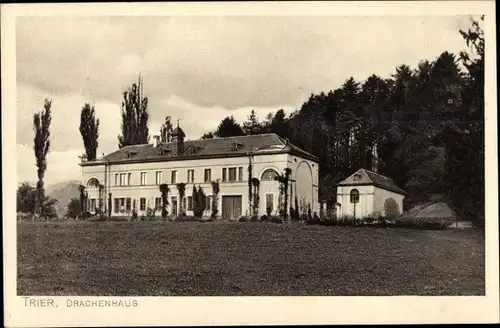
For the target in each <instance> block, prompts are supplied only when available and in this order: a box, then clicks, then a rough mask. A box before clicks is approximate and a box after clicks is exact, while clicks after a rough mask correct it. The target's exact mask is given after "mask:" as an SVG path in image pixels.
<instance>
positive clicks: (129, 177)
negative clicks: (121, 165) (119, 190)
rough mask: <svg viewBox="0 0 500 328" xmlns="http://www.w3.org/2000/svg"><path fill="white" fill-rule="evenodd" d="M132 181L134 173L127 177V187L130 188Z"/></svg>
mask: <svg viewBox="0 0 500 328" xmlns="http://www.w3.org/2000/svg"><path fill="white" fill-rule="evenodd" d="M130 180H132V173H129V174H128V176H127V186H130Z"/></svg>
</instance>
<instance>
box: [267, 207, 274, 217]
mask: <svg viewBox="0 0 500 328" xmlns="http://www.w3.org/2000/svg"><path fill="white" fill-rule="evenodd" d="M272 212H273V210H272V209H271V208H270V207H268V208H266V214H267V216H268V217H270V216H271V213H272Z"/></svg>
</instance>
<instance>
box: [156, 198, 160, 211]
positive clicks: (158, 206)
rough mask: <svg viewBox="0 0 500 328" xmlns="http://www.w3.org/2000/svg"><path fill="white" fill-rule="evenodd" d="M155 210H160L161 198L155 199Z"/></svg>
mask: <svg viewBox="0 0 500 328" xmlns="http://www.w3.org/2000/svg"><path fill="white" fill-rule="evenodd" d="M155 208H156V209H159V208H161V197H155Z"/></svg>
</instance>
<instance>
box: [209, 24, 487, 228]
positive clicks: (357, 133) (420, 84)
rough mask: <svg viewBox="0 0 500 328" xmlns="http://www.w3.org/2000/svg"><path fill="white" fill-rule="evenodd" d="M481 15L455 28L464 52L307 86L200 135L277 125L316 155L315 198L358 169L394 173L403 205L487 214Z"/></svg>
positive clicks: (479, 217)
mask: <svg viewBox="0 0 500 328" xmlns="http://www.w3.org/2000/svg"><path fill="white" fill-rule="evenodd" d="M483 19H484V17H482V18H481V19H480V20H479V21H472V26H471V28H469V29H468V30H467V31H462V30H460V31H458V33H461V35H462V37H463V38H464V42H465V43H466V45H467V47H468V49H469V51H468V52H461V53H459V54H453V53H449V52H447V51H444V52H443V53H442V54H441V55H440V56H439V57H438V58H435V59H433V60H427V59H425V60H422V61H420V62H419V63H418V67H416V68H415V69H411V68H410V66H408V65H399V66H397V67H396V69H395V72H393V74H391V75H390V77H389V78H385V79H384V78H381V77H380V76H377V75H371V76H369V77H368V78H367V79H366V80H365V81H356V80H355V79H354V78H352V77H348V78H347V79H346V80H345V82H344V83H343V85H342V86H341V87H340V88H337V89H335V90H330V91H321V92H319V93H317V94H311V95H310V97H309V99H307V100H306V101H305V102H304V103H303V104H302V106H301V107H300V109H299V110H297V111H296V112H294V113H291V114H290V115H288V116H287V115H286V114H285V112H284V110H282V109H280V110H277V111H276V112H275V113H269V114H268V115H267V117H266V119H265V120H264V121H259V120H258V118H257V117H256V114H255V111H252V112H251V113H250V115H249V116H248V119H247V121H245V122H243V124H242V125H240V124H239V123H238V122H236V120H235V119H234V117H232V116H228V117H226V118H225V119H224V120H222V122H221V123H220V124H219V126H218V127H217V129H216V130H215V131H214V132H211V133H206V134H204V135H203V136H202V138H214V137H228V136H236V135H245V134H259V133H276V134H278V135H280V136H281V137H283V138H287V139H289V140H290V142H292V143H293V144H295V145H296V146H298V147H301V148H302V149H304V150H306V151H308V152H310V153H312V154H313V155H315V156H317V157H318V158H319V161H320V189H319V193H320V195H319V197H320V201H321V202H324V203H326V204H327V205H329V206H332V204H333V203H334V202H335V199H336V195H335V193H336V188H335V184H336V183H337V182H339V181H340V180H342V179H344V178H345V177H347V176H348V175H350V174H352V173H353V172H354V171H356V170H357V169H359V168H366V169H370V170H375V171H377V172H379V173H380V174H383V175H386V176H388V177H390V178H392V179H393V180H394V181H395V182H396V184H397V185H399V186H400V187H402V188H404V189H405V190H406V191H407V192H408V193H409V196H408V197H407V199H406V200H405V207H406V209H408V208H410V207H412V206H413V205H415V204H419V203H424V202H429V201H445V202H447V203H448V204H449V205H450V206H452V207H453V208H454V209H455V210H456V211H457V213H458V214H459V215H460V216H461V217H462V218H464V219H466V220H471V221H476V222H482V221H483V220H484V194H485V191H484V33H483V31H482V29H481V26H480V22H481V20H483Z"/></svg>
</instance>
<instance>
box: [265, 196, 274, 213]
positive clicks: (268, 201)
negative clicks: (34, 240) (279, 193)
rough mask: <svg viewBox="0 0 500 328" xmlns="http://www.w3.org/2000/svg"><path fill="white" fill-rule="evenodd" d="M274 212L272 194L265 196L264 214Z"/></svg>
mask: <svg viewBox="0 0 500 328" xmlns="http://www.w3.org/2000/svg"><path fill="white" fill-rule="evenodd" d="M269 209H270V210H271V212H272V211H274V194H266V212H267V211H269Z"/></svg>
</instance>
